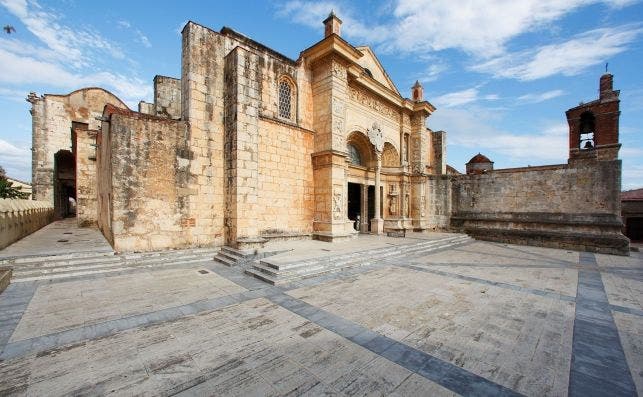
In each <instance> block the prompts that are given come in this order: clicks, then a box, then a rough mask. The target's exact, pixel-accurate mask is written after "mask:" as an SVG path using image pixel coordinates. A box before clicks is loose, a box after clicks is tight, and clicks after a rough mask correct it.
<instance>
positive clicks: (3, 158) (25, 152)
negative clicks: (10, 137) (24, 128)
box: [0, 139, 31, 181]
mask: <svg viewBox="0 0 643 397" xmlns="http://www.w3.org/2000/svg"><path fill="white" fill-rule="evenodd" d="M0 166H2V168H4V170H5V171H6V172H7V175H9V176H11V177H14V178H18V179H20V180H23V181H29V180H31V150H30V149H29V148H27V147H20V146H17V145H15V144H13V143H10V142H7V141H5V140H3V139H0Z"/></svg>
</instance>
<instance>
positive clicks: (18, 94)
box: [0, 87, 27, 103]
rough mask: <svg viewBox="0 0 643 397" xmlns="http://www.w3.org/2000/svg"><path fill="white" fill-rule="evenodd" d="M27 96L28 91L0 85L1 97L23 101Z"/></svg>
mask: <svg viewBox="0 0 643 397" xmlns="http://www.w3.org/2000/svg"><path fill="white" fill-rule="evenodd" d="M26 97H27V93H26V92H25V91H22V90H16V89H13V88H5V87H0V98H5V99H7V100H10V101H13V102H20V103H22V102H23V101H24V100H25V98H26Z"/></svg>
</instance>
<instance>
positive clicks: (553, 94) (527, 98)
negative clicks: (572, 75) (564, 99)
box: [518, 90, 565, 103]
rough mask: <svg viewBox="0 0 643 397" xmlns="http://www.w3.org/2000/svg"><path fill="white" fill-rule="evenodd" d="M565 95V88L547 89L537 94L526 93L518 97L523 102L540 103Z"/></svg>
mask: <svg viewBox="0 0 643 397" xmlns="http://www.w3.org/2000/svg"><path fill="white" fill-rule="evenodd" d="M562 95H565V91H563V90H552V91H545V92H541V93H537V94H525V95H521V96H519V97H518V101H519V102H521V103H540V102H545V101H548V100H550V99H553V98H557V97H559V96H562Z"/></svg>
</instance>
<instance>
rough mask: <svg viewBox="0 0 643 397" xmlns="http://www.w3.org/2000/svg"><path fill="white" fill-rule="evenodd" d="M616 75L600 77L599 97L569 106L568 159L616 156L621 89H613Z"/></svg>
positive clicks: (598, 158)
mask: <svg viewBox="0 0 643 397" xmlns="http://www.w3.org/2000/svg"><path fill="white" fill-rule="evenodd" d="M613 78H614V76H613V75H611V74H609V73H605V74H604V75H602V76H601V80H600V90H599V91H600V94H599V98H598V99H596V100H594V101H591V102H588V103H581V104H580V105H578V106H577V107H575V108H572V109H569V110H568V111H567V112H565V114H566V115H567V123H568V124H569V159H570V160H576V159H592V158H593V159H597V160H616V159H617V158H618V150H619V149H620V148H621V144H620V143H619V142H618V119H619V116H620V114H621V112H620V110H619V105H620V100H619V98H618V94H619V91H615V90H614V89H613Z"/></svg>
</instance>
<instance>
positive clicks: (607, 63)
mask: <svg viewBox="0 0 643 397" xmlns="http://www.w3.org/2000/svg"><path fill="white" fill-rule="evenodd" d="M607 65H609V62H605V73H607Z"/></svg>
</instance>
